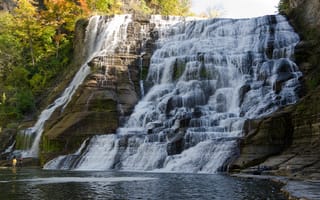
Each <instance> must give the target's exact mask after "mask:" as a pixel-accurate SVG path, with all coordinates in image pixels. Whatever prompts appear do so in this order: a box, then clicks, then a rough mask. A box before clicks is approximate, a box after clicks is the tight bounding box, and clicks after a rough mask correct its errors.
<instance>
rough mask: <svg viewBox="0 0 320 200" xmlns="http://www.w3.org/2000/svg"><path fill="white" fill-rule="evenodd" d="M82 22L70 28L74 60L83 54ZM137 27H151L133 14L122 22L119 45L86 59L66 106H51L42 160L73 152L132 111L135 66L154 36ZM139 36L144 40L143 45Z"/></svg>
mask: <svg viewBox="0 0 320 200" xmlns="http://www.w3.org/2000/svg"><path fill="white" fill-rule="evenodd" d="M86 24H87V23H86V22H85V21H81V22H78V24H77V28H76V30H77V32H76V42H75V44H76V46H75V52H76V55H75V56H74V57H75V60H76V62H77V63H78V64H80V63H81V62H83V57H85V55H86V52H85V51H83V49H85V48H83V47H84V46H83V45H84V41H83V40H84V34H85V27H86ZM142 28H143V29H144V30H145V29H146V28H147V29H148V31H147V32H151V30H149V29H152V26H150V23H149V18H145V17H144V16H137V15H136V16H134V19H133V21H132V22H131V23H130V24H129V25H128V28H127V33H126V34H127V41H125V42H123V44H122V45H124V46H119V47H118V48H117V49H116V50H115V53H114V54H111V55H105V56H97V57H95V58H93V59H92V60H91V61H90V62H89V66H90V68H91V73H90V75H89V76H88V77H87V78H86V79H85V81H84V83H83V84H82V85H81V86H80V87H79V88H78V90H77V91H76V93H75V94H74V95H73V98H72V100H71V101H70V102H69V104H68V106H67V107H66V108H65V109H64V110H63V112H61V109H60V110H59V109H58V110H56V111H55V113H54V114H53V115H52V117H51V118H50V120H48V121H47V124H46V128H45V131H44V133H43V136H42V143H41V149H42V151H41V160H42V162H46V161H48V159H51V158H52V157H55V156H57V155H61V154H67V153H71V152H74V151H75V150H76V149H77V148H79V146H80V145H81V143H82V142H83V141H84V140H85V139H86V138H88V137H90V136H92V135H99V134H109V133H115V131H116V129H117V128H118V126H119V125H120V124H121V123H122V121H123V120H122V119H123V118H125V117H126V116H128V115H129V114H130V113H131V112H132V109H133V108H134V106H135V104H136V103H137V101H138V100H139V99H140V97H141V94H140V91H141V90H140V85H139V81H140V78H141V69H143V68H146V67H147V66H148V65H149V63H148V62H149V59H150V55H151V54H152V49H153V42H154V38H152V36H149V35H144V34H143V33H145V32H143V31H141V29H142ZM142 39H144V40H145V45H144V46H143V47H142V46H141V40H142ZM142 48H144V49H142ZM123 49H126V50H127V52H123ZM142 51H143V52H144V54H143V55H142V54H141V52H142ZM141 56H143V59H142V57H141Z"/></svg>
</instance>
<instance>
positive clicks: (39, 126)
mask: <svg viewBox="0 0 320 200" xmlns="http://www.w3.org/2000/svg"><path fill="white" fill-rule="evenodd" d="M130 21H131V15H116V16H114V17H113V18H109V17H100V16H93V17H92V18H90V20H89V24H88V26H87V29H86V36H85V47H86V54H87V58H86V59H85V62H84V64H83V65H82V66H81V67H80V69H79V71H78V72H77V73H76V75H75V76H74V78H73V80H72V81H71V82H70V84H69V86H68V87H67V88H66V89H65V90H64V92H63V93H62V95H61V96H60V97H59V98H57V99H56V100H55V101H54V103H52V104H51V105H49V106H48V108H46V109H45V110H43V111H42V112H41V114H40V116H39V117H38V120H37V122H36V123H35V125H34V126H33V127H31V128H28V129H26V130H25V131H24V132H23V134H24V137H27V138H32V144H30V145H29V146H31V147H30V149H27V150H24V151H23V152H22V156H23V157H37V156H38V151H39V143H40V139H41V135H42V132H43V128H44V124H45V122H46V121H47V120H48V119H49V118H50V117H51V115H52V113H53V112H54V111H55V110H56V109H57V108H60V107H62V111H63V110H64V109H65V107H66V106H67V105H68V103H69V101H70V100H71V98H72V96H73V94H74V93H75V92H76V90H77V88H78V87H79V85H80V84H81V83H82V82H83V81H84V79H85V78H86V77H87V75H89V73H90V68H89V66H88V62H90V61H91V60H92V59H93V58H94V57H96V56H99V55H105V54H112V53H114V51H115V49H116V47H117V45H118V44H119V42H120V41H122V40H123V39H125V38H126V35H125V34H124V35H123V33H124V31H121V30H123V29H126V28H127V25H128V23H129V22H130ZM28 140H30V139H28ZM29 146H28V145H27V148H29Z"/></svg>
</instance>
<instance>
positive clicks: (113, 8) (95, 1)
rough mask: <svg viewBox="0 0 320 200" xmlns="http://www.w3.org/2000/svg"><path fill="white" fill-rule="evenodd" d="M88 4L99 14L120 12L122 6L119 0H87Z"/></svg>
mask: <svg viewBox="0 0 320 200" xmlns="http://www.w3.org/2000/svg"><path fill="white" fill-rule="evenodd" d="M87 5H88V7H89V9H90V10H91V11H93V12H95V13H98V14H119V13H121V6H122V4H121V1H119V0H87Z"/></svg>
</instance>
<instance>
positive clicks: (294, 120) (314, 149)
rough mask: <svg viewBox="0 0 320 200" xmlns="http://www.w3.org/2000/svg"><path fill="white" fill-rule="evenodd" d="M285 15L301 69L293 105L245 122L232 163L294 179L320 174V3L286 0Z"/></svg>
mask: <svg viewBox="0 0 320 200" xmlns="http://www.w3.org/2000/svg"><path fill="white" fill-rule="evenodd" d="M285 3H286V4H287V5H286V6H287V8H288V9H287V10H286V11H285V14H286V15H287V16H288V18H289V20H290V22H291V23H292V25H293V26H294V27H295V29H296V31H297V32H298V33H299V34H300V37H301V42H300V43H299V44H298V45H297V47H296V51H295V58H296V63H297V64H298V65H299V67H300V69H301V70H302V71H303V73H304V78H303V80H302V81H303V82H304V91H305V93H304V94H303V97H302V98H301V100H300V101H299V102H298V103H297V104H296V105H292V106H289V107H287V108H285V109H283V110H281V111H278V112H276V113H274V114H272V115H271V116H268V117H266V118H263V119H257V120H250V121H247V122H246V125H245V130H244V132H245V137H244V138H243V140H242V141H241V142H240V149H241V150H240V151H241V153H240V157H239V158H238V159H237V160H236V161H235V162H234V163H233V166H232V167H233V168H240V169H242V170H243V171H244V172H257V173H263V172H265V173H271V174H276V175H285V176H289V177H295V178H301V179H305V178H312V179H319V178H320V170H319V169H320V157H319V154H320V148H319V147H320V103H319V102H320V87H319V83H320V82H319V80H320V64H319V63H320V56H319V54H320V42H319V41H320V40H319V38H320V37H319V35H320V31H319V30H318V28H317V27H319V25H320V14H319V12H318V11H319V9H320V2H319V1H318V0H289V1H286V2H285Z"/></svg>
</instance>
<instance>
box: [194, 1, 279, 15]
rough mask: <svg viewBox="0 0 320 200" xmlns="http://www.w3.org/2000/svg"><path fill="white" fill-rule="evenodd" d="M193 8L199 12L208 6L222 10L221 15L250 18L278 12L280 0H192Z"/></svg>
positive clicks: (204, 10)
mask: <svg viewBox="0 0 320 200" xmlns="http://www.w3.org/2000/svg"><path fill="white" fill-rule="evenodd" d="M191 1H192V8H191V10H192V11H193V12H195V13H197V14H199V13H202V12H206V11H207V10H208V8H218V10H220V11H222V15H221V16H220V17H226V18H250V17H258V16H263V15H268V14H276V13H277V5H278V3H279V1H280V0H191Z"/></svg>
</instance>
